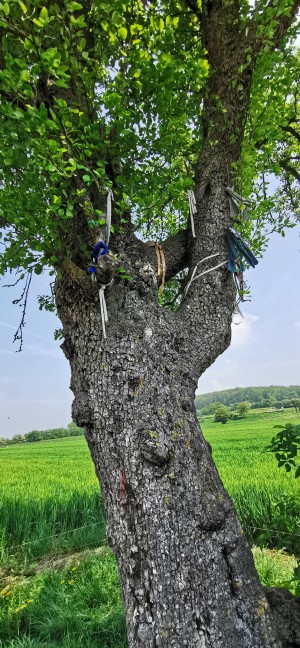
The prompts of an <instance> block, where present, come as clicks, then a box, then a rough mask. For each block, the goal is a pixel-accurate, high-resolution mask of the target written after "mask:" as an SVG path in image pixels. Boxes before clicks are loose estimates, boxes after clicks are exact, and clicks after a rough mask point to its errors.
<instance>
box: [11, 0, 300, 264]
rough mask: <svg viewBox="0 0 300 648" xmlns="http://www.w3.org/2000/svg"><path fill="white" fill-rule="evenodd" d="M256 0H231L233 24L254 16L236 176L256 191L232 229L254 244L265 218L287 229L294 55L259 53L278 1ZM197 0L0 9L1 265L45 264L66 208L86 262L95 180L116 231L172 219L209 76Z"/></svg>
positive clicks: (156, 226) (155, 231)
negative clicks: (111, 204) (236, 0)
mask: <svg viewBox="0 0 300 648" xmlns="http://www.w3.org/2000/svg"><path fill="white" fill-rule="evenodd" d="M191 4H193V6H194V9H195V6H196V11H191V10H190V8H189V7H190V5H191ZM264 5H265V3H263V2H257V3H255V7H254V8H253V6H252V3H249V2H247V1H246V0H243V1H241V3H240V7H241V9H240V14H241V21H242V22H243V24H245V25H248V23H249V25H250V21H251V20H252V19H253V16H254V15H255V16H256V19H257V25H258V27H257V30H258V32H257V36H258V37H261V34H262V33H263V36H264V39H265V47H264V50H263V53H262V55H261V56H260V58H259V60H258V64H257V67H256V72H255V76H254V82H253V88H252V99H251V107H250V111H249V117H248V123H247V127H246V134H245V146H244V150H243V156H242V163H241V166H240V167H239V168H237V171H236V172H237V188H238V190H239V191H240V193H242V194H243V195H244V196H245V197H248V196H250V195H251V194H252V192H253V191H254V192H255V193H256V195H257V203H256V204H255V205H254V208H253V210H252V213H251V219H250V221H249V222H248V223H247V224H244V226H243V227H244V232H245V234H246V235H248V237H251V236H254V240H255V244H256V247H257V248H258V249H262V248H263V247H264V245H265V243H266V234H265V231H264V228H265V227H269V226H270V227H269V229H279V230H280V231H282V232H284V229H285V227H287V226H291V225H293V224H294V222H293V219H292V217H291V213H290V207H291V205H292V208H293V214H294V216H295V218H297V217H298V216H299V208H298V198H297V195H296V192H295V187H296V184H297V182H298V180H299V178H297V175H295V173H293V172H291V170H290V169H288V168H287V167H288V166H290V167H293V169H294V170H295V164H294V162H295V158H297V156H299V113H298V112H297V111H298V107H297V80H298V74H299V58H298V57H297V56H296V55H295V53H294V52H293V50H292V49H291V46H289V45H287V44H286V42H287V41H285V46H284V45H283V46H282V47H281V48H280V49H277V50H275V52H273V53H271V43H272V34H273V32H274V24H276V23H274V17H276V15H277V14H278V12H279V13H284V12H286V13H288V12H289V11H290V8H291V2H290V1H289V0H278V1H276V2H273V3H270V7H268V9H267V10H265V9H264ZM197 6H198V8H199V12H200V4H198V5H197V4H195V3H188V2H185V1H183V0H182V1H181V0H169V1H168V2H167V1H164V0H160V1H159V2H157V3H147V2H146V1H145V0H144V2H141V1H140V0H114V2H113V3H112V2H105V1H99V0H96V1H95V2H93V3H80V2H75V1H74V2H73V1H70V2H68V1H65V0H59V1H58V2H53V3H52V2H51V3H50V2H45V3H43V2H42V1H40V0H30V1H27V0H26V2H21V0H19V1H18V0H8V1H7V2H4V3H1V4H0V36H1V54H0V141H1V144H0V186H1V192H0V226H1V227H2V229H3V238H2V246H3V249H2V252H3V254H2V256H1V261H0V273H2V274H3V273H4V272H5V271H6V270H7V269H12V270H16V271H18V272H20V273H21V276H22V275H23V274H24V271H25V272H32V270H33V269H34V271H35V272H36V273H37V274H39V273H41V272H42V271H43V268H44V266H46V265H47V266H52V267H53V268H54V269H57V268H58V267H59V265H60V263H61V260H62V257H65V256H68V254H70V246H71V243H72V242H70V236H69V235H68V232H69V231H70V223H72V222H73V219H74V218H75V216H76V215H77V216H78V214H80V215H81V218H82V222H84V225H83V226H82V232H81V234H80V240H79V242H78V245H79V248H80V250H81V252H82V255H83V259H84V258H88V256H89V245H90V236H89V235H90V231H89V228H94V227H96V226H98V225H101V224H103V196H105V195H106V188H107V187H113V189H114V194H115V220H116V222H115V224H114V226H115V228H116V229H117V230H118V231H122V227H124V226H125V225H126V222H127V221H128V219H129V218H131V219H132V221H133V223H134V227H135V228H136V229H137V230H139V231H142V232H143V234H144V235H145V236H147V237H148V238H152V237H153V238H156V239H158V238H160V239H164V238H165V237H166V236H167V235H168V234H170V233H171V234H172V233H175V232H177V231H178V230H180V229H182V228H185V226H186V222H187V216H188V206H187V199H186V191H187V189H188V188H192V187H193V166H194V163H195V161H196V158H197V157H198V155H199V151H200V149H201V143H202V139H203V132H202V116H203V100H204V97H205V93H206V88H207V79H208V76H209V74H211V73H212V72H213V70H211V69H210V63H209V60H208V57H207V52H206V50H205V49H204V47H203V45H202V40H201V29H200V22H199V20H198V16H197ZM294 35H295V28H292V29H290V36H291V37H292V36H294ZM249 57H251V52H250V53H249ZM241 72H242V70H241ZM238 83H239V79H238V78H237V79H235V80H233V90H234V88H235V86H236V84H238ZM291 128H292V130H293V132H291ZM295 133H296V134H295ZM269 173H274V174H275V175H277V176H278V177H281V178H282V181H283V182H284V183H288V184H289V187H288V189H289V195H290V203H289V206H288V207H289V211H288V212H287V209H286V207H285V208H284V209H283V210H282V209H281V211H280V214H279V216H276V209H277V206H278V205H279V207H280V205H281V201H282V195H281V194H280V193H278V192H277V194H275V196H272V197H270V196H268V195H267V192H266V178H267V177H268V174H269ZM286 188H287V186H286V187H285V189H286ZM271 212H272V213H271ZM53 272H54V270H53Z"/></svg>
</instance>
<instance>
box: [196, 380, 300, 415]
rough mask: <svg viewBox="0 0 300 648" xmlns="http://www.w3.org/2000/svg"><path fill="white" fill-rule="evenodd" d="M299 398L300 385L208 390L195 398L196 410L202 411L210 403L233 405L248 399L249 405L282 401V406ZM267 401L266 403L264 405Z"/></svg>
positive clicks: (260, 405)
mask: <svg viewBox="0 0 300 648" xmlns="http://www.w3.org/2000/svg"><path fill="white" fill-rule="evenodd" d="M298 398H300V386H299V385H291V386H290V387H285V386H277V385H271V386H270V387H235V388H234V389H224V390H223V391H216V392H210V393H209V394H198V395H197V396H196V398H195V406H196V409H197V410H201V411H202V413H204V412H203V408H206V407H209V405H211V404H212V403H218V404H219V403H222V404H223V405H228V406H231V405H235V404H236V403H240V402H241V401H249V402H250V403H251V407H252V408H253V406H254V405H255V406H256V407H265V406H267V407H270V405H274V406H275V405H276V406H277V405H278V406H280V404H281V403H282V405H283V406H284V407H287V406H288V407H292V404H291V401H292V400H293V399H298ZM266 403H267V405H265V404H266Z"/></svg>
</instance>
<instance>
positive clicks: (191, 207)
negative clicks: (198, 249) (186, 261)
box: [187, 189, 197, 238]
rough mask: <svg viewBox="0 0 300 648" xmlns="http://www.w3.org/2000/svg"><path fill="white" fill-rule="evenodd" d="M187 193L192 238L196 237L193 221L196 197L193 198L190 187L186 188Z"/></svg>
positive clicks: (195, 210)
mask: <svg viewBox="0 0 300 648" xmlns="http://www.w3.org/2000/svg"><path fill="white" fill-rule="evenodd" d="M187 195H188V201H189V210H190V219H191V228H192V234H193V238H196V234H195V223H194V214H196V212H197V206H196V198H195V194H194V192H193V191H192V190H191V189H189V190H188V192H187Z"/></svg>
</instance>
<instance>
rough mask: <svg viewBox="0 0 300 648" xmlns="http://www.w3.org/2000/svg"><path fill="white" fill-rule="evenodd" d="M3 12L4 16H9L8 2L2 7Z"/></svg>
mask: <svg viewBox="0 0 300 648" xmlns="http://www.w3.org/2000/svg"><path fill="white" fill-rule="evenodd" d="M3 11H4V13H5V15H6V16H9V14H10V8H9V4H8V2H6V3H5V5H4V6H3Z"/></svg>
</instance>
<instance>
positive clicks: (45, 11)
mask: <svg viewBox="0 0 300 648" xmlns="http://www.w3.org/2000/svg"><path fill="white" fill-rule="evenodd" d="M39 20H41V21H43V22H47V20H48V9H46V7H42V8H41V11H40V15H39Z"/></svg>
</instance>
